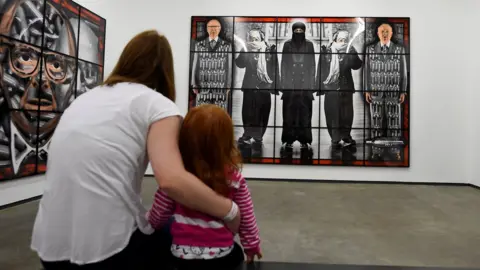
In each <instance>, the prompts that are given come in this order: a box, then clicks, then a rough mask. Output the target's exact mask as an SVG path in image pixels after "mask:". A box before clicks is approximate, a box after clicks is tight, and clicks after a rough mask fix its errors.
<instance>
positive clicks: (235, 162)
mask: <svg viewBox="0 0 480 270" xmlns="http://www.w3.org/2000/svg"><path fill="white" fill-rule="evenodd" d="M179 144H180V152H181V154H182V158H183V162H184V165H185V168H186V169H187V171H189V172H190V173H192V174H194V175H195V176H197V177H198V178H199V179H201V180H202V181H203V182H204V183H205V184H206V185H208V186H209V187H210V188H212V189H213V190H214V191H216V192H217V193H219V194H221V195H224V196H228V194H229V191H230V187H229V185H230V180H229V178H228V171H229V170H232V169H233V170H235V169H237V170H240V166H241V155H240V153H239V151H238V149H237V147H236V143H235V138H234V132H233V123H232V119H231V118H230V116H229V115H228V113H227V112H226V111H225V110H224V109H222V108H220V107H218V106H216V105H201V106H198V107H195V108H193V109H191V110H190V111H189V112H188V114H187V115H186V117H185V119H184V121H183V124H182V128H181V130H180V141H179Z"/></svg>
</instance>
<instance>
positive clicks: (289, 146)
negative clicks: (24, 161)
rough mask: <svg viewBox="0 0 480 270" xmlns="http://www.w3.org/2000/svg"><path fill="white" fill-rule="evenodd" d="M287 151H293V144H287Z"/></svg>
mask: <svg viewBox="0 0 480 270" xmlns="http://www.w3.org/2000/svg"><path fill="white" fill-rule="evenodd" d="M285 151H293V144H291V143H286V144H285Z"/></svg>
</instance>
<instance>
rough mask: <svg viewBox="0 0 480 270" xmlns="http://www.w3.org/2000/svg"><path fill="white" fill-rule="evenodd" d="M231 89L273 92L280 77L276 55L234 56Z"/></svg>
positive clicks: (248, 54) (269, 53)
mask: <svg viewBox="0 0 480 270" xmlns="http://www.w3.org/2000/svg"><path fill="white" fill-rule="evenodd" d="M234 58H235V59H234V61H233V62H234V65H233V88H234V89H242V90H247V89H261V90H274V89H276V88H277V81H278V79H279V77H280V74H279V68H278V63H279V62H278V54H277V53H276V52H275V51H271V52H266V53H265V52H262V53H255V52H243V51H242V52H238V53H235V54H234Z"/></svg>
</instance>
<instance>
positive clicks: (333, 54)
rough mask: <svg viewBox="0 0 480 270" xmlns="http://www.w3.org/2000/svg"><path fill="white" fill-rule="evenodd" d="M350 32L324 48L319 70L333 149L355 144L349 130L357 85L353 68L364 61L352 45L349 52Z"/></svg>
mask: <svg viewBox="0 0 480 270" xmlns="http://www.w3.org/2000/svg"><path fill="white" fill-rule="evenodd" d="M349 36H350V33H349V32H348V31H346V30H341V31H338V32H336V33H335V34H334V35H333V42H332V43H331V44H330V45H329V46H328V48H323V49H322V54H321V56H320V61H319V63H318V69H317V74H318V75H317V80H318V83H319V84H320V89H321V90H322V91H321V93H322V94H324V95H325V101H324V103H325V106H324V109H325V118H326V122H327V128H328V133H329V134H330V138H331V142H332V148H339V147H340V146H341V144H340V141H342V140H343V142H344V146H348V145H355V144H356V142H355V140H353V139H352V136H351V135H350V132H351V130H352V124H353V94H354V93H355V86H354V82H353V77H352V70H357V69H359V68H361V67H362V64H363V62H362V60H360V58H359V57H358V54H357V51H356V50H355V48H354V47H353V46H352V47H350V49H349V51H348V54H346V53H347V46H348V41H349Z"/></svg>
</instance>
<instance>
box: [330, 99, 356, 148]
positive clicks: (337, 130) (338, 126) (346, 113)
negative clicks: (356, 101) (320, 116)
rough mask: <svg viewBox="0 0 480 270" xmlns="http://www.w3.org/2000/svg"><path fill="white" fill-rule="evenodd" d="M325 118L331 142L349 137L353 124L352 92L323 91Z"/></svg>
mask: <svg viewBox="0 0 480 270" xmlns="http://www.w3.org/2000/svg"><path fill="white" fill-rule="evenodd" d="M324 103H325V105H324V108H325V119H326V122H327V128H328V133H329V134H330V138H332V142H339V141H340V140H342V139H351V138H352V136H351V135H350V133H351V131H352V125H353V93H351V92H339V91H331V92H327V93H325V102H324Z"/></svg>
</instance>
